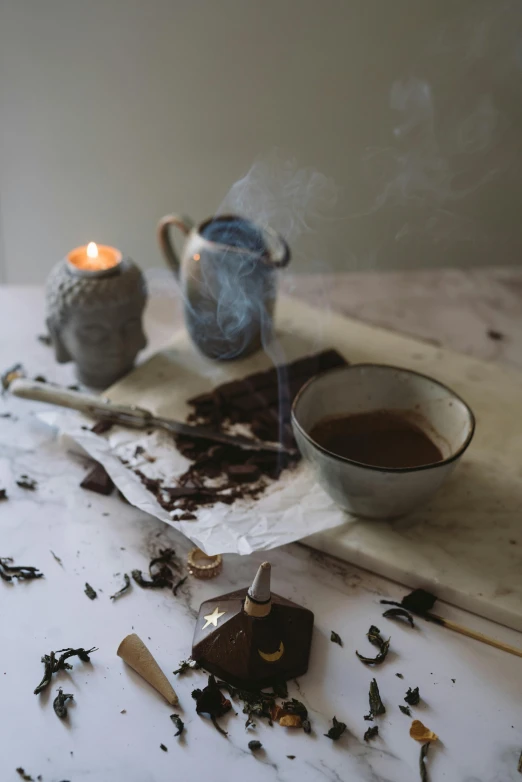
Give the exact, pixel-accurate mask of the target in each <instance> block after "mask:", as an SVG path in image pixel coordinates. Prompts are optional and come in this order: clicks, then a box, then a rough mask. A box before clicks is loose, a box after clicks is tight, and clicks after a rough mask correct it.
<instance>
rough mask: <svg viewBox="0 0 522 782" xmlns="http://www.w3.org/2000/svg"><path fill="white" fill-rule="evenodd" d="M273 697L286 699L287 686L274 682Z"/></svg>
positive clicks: (282, 682)
mask: <svg viewBox="0 0 522 782" xmlns="http://www.w3.org/2000/svg"><path fill="white" fill-rule="evenodd" d="M272 689H273V691H274V695H275V696H277V697H278V698H288V686H287V683H286V682H285V681H280V682H274V683H273V684H272Z"/></svg>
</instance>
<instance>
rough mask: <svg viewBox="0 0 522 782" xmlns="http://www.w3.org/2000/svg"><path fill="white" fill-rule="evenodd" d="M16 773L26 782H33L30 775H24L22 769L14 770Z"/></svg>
mask: <svg viewBox="0 0 522 782" xmlns="http://www.w3.org/2000/svg"><path fill="white" fill-rule="evenodd" d="M16 773H17V774H19V775H20V776H21V777H22V779H24V780H25V781H26V782H33V778H32V776H31V775H30V774H26V773H25V771H24V769H23V768H22V767H20V768H17V769H16Z"/></svg>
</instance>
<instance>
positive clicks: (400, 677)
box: [395, 673, 404, 679]
mask: <svg viewBox="0 0 522 782" xmlns="http://www.w3.org/2000/svg"><path fill="white" fill-rule="evenodd" d="M395 676H397V678H398V679H404V676H403V675H402V673H396V674H395Z"/></svg>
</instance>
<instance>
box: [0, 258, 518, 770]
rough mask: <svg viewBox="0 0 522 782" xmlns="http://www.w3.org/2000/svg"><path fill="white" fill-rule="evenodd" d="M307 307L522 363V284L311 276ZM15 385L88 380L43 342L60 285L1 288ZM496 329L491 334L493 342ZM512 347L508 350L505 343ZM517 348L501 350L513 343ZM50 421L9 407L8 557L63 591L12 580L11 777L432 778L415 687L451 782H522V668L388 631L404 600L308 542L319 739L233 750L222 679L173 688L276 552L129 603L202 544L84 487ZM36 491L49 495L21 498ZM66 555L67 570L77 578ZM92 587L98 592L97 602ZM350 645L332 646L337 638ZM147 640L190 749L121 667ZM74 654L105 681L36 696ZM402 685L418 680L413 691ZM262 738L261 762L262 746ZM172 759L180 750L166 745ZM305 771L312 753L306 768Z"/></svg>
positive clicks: (279, 581) (299, 584)
mask: <svg viewBox="0 0 522 782" xmlns="http://www.w3.org/2000/svg"><path fill="white" fill-rule="evenodd" d="M286 288H287V290H290V291H291V292H293V293H294V295H302V296H304V297H306V298H307V299H308V300H310V301H311V302H313V303H315V304H317V305H320V306H331V307H333V308H334V309H337V310H340V311H342V312H345V313H347V314H351V315H355V316H357V317H360V318H362V319H364V320H367V321H369V322H373V323H376V324H378V325H384V326H386V327H389V328H394V329H396V330H399V331H403V332H407V333H412V334H417V335H420V336H421V337H422V338H424V339H427V340H431V341H433V340H437V341H438V342H440V343H441V344H444V345H447V346H451V347H454V348H456V349H460V350H463V351H467V352H469V353H472V354H474V355H477V356H481V357H483V358H489V359H493V360H497V361H502V362H505V363H509V364H512V365H519V366H520V365H522V319H521V318H520V312H521V305H522V271H520V270H510V269H497V270H493V269H489V270H488V269H485V270H474V271H467V272H462V271H453V270H442V271H436V272H418V273H389V274H350V275H349V274H346V275H336V276H335V278H328V277H324V278H322V279H320V278H318V277H313V278H312V277H304V278H300V279H299V278H294V279H293V280H292V281H291V282H287V283H286ZM151 291H152V294H153V295H152V300H151V304H150V305H149V309H148V312H147V331H148V334H149V337H150V345H149V348H148V349H147V352H148V353H150V352H151V351H152V350H154V349H157V348H158V347H159V346H160V345H161V344H162V343H163V342H166V341H167V339H168V338H169V337H170V336H171V334H172V331H173V329H174V328H175V327H176V326H177V325H179V317H180V310H179V302H178V300H177V298H176V293H175V289H174V286H173V285H172V283H171V282H170V280H168V279H167V278H166V277H164V275H162V274H161V273H159V272H158V274H157V275H156V274H155V275H152V276H151ZM0 329H1V331H0V333H1V334H2V339H1V340H0V368H2V369H3V368H6V367H7V366H9V365H10V364H12V363H15V362H16V361H22V362H23V363H24V365H25V367H26V369H27V371H28V373H29V374H31V375H33V376H34V375H37V374H43V375H45V376H46V377H47V378H48V379H49V380H53V381H56V382H60V383H71V382H73V371H72V367H71V366H68V365H66V366H59V365H57V364H56V363H55V362H54V360H53V356H52V352H51V350H50V349H49V348H48V347H46V346H45V345H43V344H42V343H40V342H39V341H38V340H37V339H36V337H37V334H39V333H42V331H43V330H44V328H43V293H42V290H41V289H40V288H21V287H5V288H0ZM488 331H489V332H490V335H489V336H488ZM492 331H493V332H494V333H493V335H491V332H492ZM499 335H500V337H499ZM43 409H44V406H43V405H40V404H37V403H29V402H24V401H21V400H14V399H12V398H10V397H9V396H8V395H4V396H3V397H1V398H0V416H4V414H6V413H9V414H10V416H9V417H0V488H5V489H6V490H7V494H8V500H7V501H3V502H0V555H1V556H12V557H13V558H14V559H15V561H17V562H19V563H22V564H29V565H37V566H39V567H40V568H41V570H43V572H44V574H45V578H44V579H41V580H39V581H33V582H25V583H24V582H21V583H16V584H14V585H11V584H6V583H4V582H0V623H1V627H2V641H1V643H0V704H1V706H2V726H1V733H0V735H1V739H0V750H1V751H0V779H1V780H2V782H11V780H13V781H14V780H19V779H20V776H19V775H18V774H17V772H16V768H17V767H23V768H24V769H25V773H26V774H28V775H30V776H31V777H32V778H33V779H34V780H36V779H37V778H39V776H38V775H41V779H42V780H43V782H63V781H64V780H69V782H83V780H100V782H120V781H121V782H162V781H163V780H180V781H181V782H186V781H188V782H190V781H191V780H203V779H205V780H215V781H216V782H221V781H222V780H223V782H225V780H230V779H231V778H238V779H241V778H245V777H247V778H249V779H251V780H253V781H254V780H255V782H265V781H266V782H269V781H272V780H277V782H288V781H289V780H296V781H297V780H299V782H312V781H313V782H315V781H320V780H328V781H329V782H345V781H346V782H348V781H350V782H352V780H353V781H354V782H358V781H359V780H361V782H410V780H411V782H414V781H415V780H419V779H420V774H419V768H418V760H419V750H420V745H419V744H417V743H416V742H414V741H413V740H412V739H411V738H410V737H409V734H408V731H409V725H410V720H409V719H408V718H407V717H406V716H404V715H403V714H402V713H401V712H400V711H399V709H398V705H399V704H400V703H401V702H403V701H402V699H403V697H404V693H405V691H406V689H407V687H410V686H411V687H416V686H419V687H420V692H421V696H422V701H421V704H420V705H419V706H418V707H415V708H414V709H413V712H414V716H415V717H418V718H420V719H422V720H423V721H424V722H425V723H426V724H427V725H428V726H429V727H430V728H432V729H433V730H434V731H435V732H436V733H437V734H438V735H439V737H440V741H439V742H437V744H436V745H434V746H433V747H432V748H431V750H430V753H429V763H428V767H429V779H430V780H431V782H438V781H439V780H440V782H443V781H444V782H509V781H510V780H513V781H515V780H517V779H521V778H522V777H521V776H520V775H519V774H518V772H517V763H518V759H519V755H520V752H521V750H522V707H521V703H522V676H521V673H522V659H520V658H517V657H514V656H510V655H508V654H506V653H503V652H501V651H498V650H496V649H493V648H491V647H488V646H484V645H482V644H479V643H477V642H475V641H472V640H469V639H467V638H464V637H462V636H459V635H455V634H453V633H451V632H449V631H447V630H444V629H442V628H438V627H436V626H432V625H426V624H423V623H419V624H418V626H417V627H416V628H415V629H414V630H411V629H410V628H409V627H407V626H406V627H405V626H403V625H402V624H397V623H393V622H391V621H390V620H387V619H383V618H382V616H381V614H382V607H381V606H380V605H379V599H380V598H381V597H388V598H392V599H397V598H400V596H401V595H402V594H403V592H404V590H403V589H402V588H401V587H400V586H398V585H396V584H393V583H392V582H390V581H387V580H385V579H383V578H379V577H377V576H374V575H372V574H370V573H367V572H365V571H362V570H359V569H358V568H356V567H352V566H350V565H347V564H345V563H342V562H340V561H338V560H335V559H333V558H330V557H328V556H326V555H323V554H320V553H318V552H315V551H312V550H310V549H308V548H305V547H304V546H301V545H299V544H294V545H290V546H286V547H284V548H282V549H278V550H276V551H274V552H271V555H270V558H271V561H272V565H273V588H274V591H275V592H277V593H279V594H281V595H283V596H285V597H288V598H290V599H292V600H295V601H297V602H300V603H302V604H303V605H305V606H306V607H308V608H310V609H312V610H313V611H314V613H315V629H314V639H313V646H312V656H311V664H310V669H309V671H308V673H307V674H306V675H305V676H303V677H301V678H300V680H299V681H296V682H290V683H289V689H290V694H291V695H292V696H294V697H297V698H299V699H300V700H302V701H303V702H304V703H305V704H306V705H307V707H308V709H309V712H310V718H311V721H312V734H311V735H310V736H308V735H305V734H304V733H302V732H301V731H300V732H295V731H293V732H292V731H291V730H290V729H285V728H282V727H280V726H278V725H275V726H274V727H272V728H271V727H269V726H267V725H266V724H263V723H262V722H261V721H258V724H257V727H256V728H255V729H254V730H250V731H248V732H247V731H246V730H245V727H244V715H243V714H242V713H241V705H240V704H239V703H238V702H234V706H235V709H234V711H235V712H238V716H236V715H235V714H234V712H232V713H231V714H230V715H229V716H228V717H226V718H224V719H223V724H224V725H225V727H226V729H227V730H228V732H229V733H228V738H225V737H223V736H222V735H220V734H218V733H217V732H216V730H215V729H214V727H213V726H212V724H211V723H210V722H209V721H207V720H205V719H204V718H200V717H199V716H197V715H196V713H195V708H194V702H193V700H192V698H191V696H190V693H191V690H192V689H193V688H195V687H200V686H203V683H204V676H203V674H201V673H200V672H197V671H195V672H191V673H189V674H187V675H186V676H184V677H179V678H178V680H177V681H176V680H175V679H176V677H174V676H173V673H172V672H173V670H174V669H175V668H176V667H177V663H178V662H179V660H181V659H182V658H184V657H186V656H187V655H188V654H189V653H190V646H191V639H192V633H193V626H194V618H195V616H196V612H197V609H198V607H199V604H200V603H201V602H202V601H203V600H204V599H207V598H208V597H210V596H212V595H215V594H219V593H223V592H227V591H229V590H232V589H236V588H239V587H241V586H244V585H247V584H248V583H249V581H250V580H251V578H252V576H253V573H254V572H255V569H256V566H257V565H258V563H259V562H261V561H262V558H263V557H262V555H253V556H251V557H248V558H240V557H238V556H226V557H225V558H224V569H223V572H222V574H221V575H220V576H219V577H218V578H216V579H215V580H214V581H211V582H208V583H205V582H200V581H197V580H195V579H193V578H189V579H188V580H187V582H186V583H185V585H184V586H183V587H182V588H181V590H180V592H179V594H178V596H177V597H174V596H173V595H172V594H170V593H168V592H167V591H151V590H142V589H140V588H139V587H137V586H133V588H132V591H131V592H130V593H129V594H128V595H125V596H124V597H122V598H121V599H120V600H118V601H116V602H114V603H113V602H111V601H110V599H109V595H110V594H112V593H113V592H114V591H115V590H116V589H118V588H119V586H120V585H121V583H122V574H123V573H125V572H127V573H128V572H130V570H132V569H134V568H140V569H146V565H147V562H148V560H149V558H150V557H151V555H152V554H153V553H155V552H156V551H157V550H158V548H161V547H165V546H173V547H174V548H175V549H176V552H177V553H178V555H179V558H180V560H181V561H182V562H183V561H184V558H185V556H186V553H187V551H188V549H189V548H190V546H189V544H188V542H187V541H186V540H184V539H183V538H182V537H180V536H179V535H178V534H177V533H176V532H175V531H174V530H173V529H171V528H169V527H167V526H166V525H164V524H162V523H161V522H159V521H157V520H156V519H153V518H151V517H149V516H147V515H145V514H143V513H142V512H140V511H137V510H136V509H134V508H132V507H130V506H129V505H126V504H125V503H123V502H122V501H121V500H119V499H118V498H117V497H116V496H111V497H101V496H99V495H97V494H93V493H91V492H87V491H85V490H83V489H81V488H80V487H79V483H80V481H81V479H82V477H83V476H84V474H85V472H86V469H87V467H86V464H85V462H84V460H83V459H82V458H80V457H79V456H78V455H75V454H74V453H72V452H71V451H69V450H68V449H67V444H66V443H63V442H60V441H58V440H57V439H56V437H55V434H54V432H53V431H52V430H50V429H49V428H47V427H46V426H45V425H44V424H43V423H41V422H40V421H39V420H38V417H37V414H38V412H40V411H41V410H43ZM22 474H26V475H29V476H30V477H32V478H34V479H35V480H36V481H37V482H38V485H37V488H36V490H35V491H28V490H27V489H23V488H20V487H19V486H17V484H16V480H17V479H18V478H19V477H20V476H21V475H22ZM52 552H54V554H55V555H56V556H57V557H59V558H60V560H61V563H60V562H58V561H57V560H56V559H55V558H54V557H53V554H52ZM86 581H88V582H89V583H90V584H92V586H93V587H94V588H95V589H97V590H98V598H97V599H96V600H94V601H90V600H89V599H88V598H87V597H86V596H85V594H84V591H83V590H84V585H85V582H86ZM441 613H444V614H445V615H446V616H448V617H450V618H453V619H455V620H456V621H459V622H461V623H462V624H466V625H468V626H472V627H474V628H475V629H478V630H481V631H482V632H484V633H488V634H490V635H495V636H496V637H497V638H502V639H503V640H505V641H507V642H508V643H511V644H513V645H516V646H518V647H522V634H519V633H516V632H514V631H510V630H508V629H507V628H502V627H500V626H498V625H495V624H493V623H491V622H488V621H486V620H484V619H479V618H478V617H476V616H472V615H470V614H467V613H465V612H464V611H460V610H458V609H455V608H452V607H449V606H442V607H441ZM370 624H376V625H377V626H379V627H380V628H381V630H382V631H383V633H384V634H385V635H386V636H387V635H391V652H390V654H389V656H388V659H387V660H386V662H385V663H384V664H383V665H382V666H380V667H378V668H376V669H371V668H368V667H366V666H364V665H363V664H362V663H361V662H360V661H359V660H358V659H357V658H356V656H355V649H356V648H358V649H359V650H361V649H368V646H367V642H366V639H365V633H366V632H367V630H368V627H369V626H370ZM331 630H335V631H336V632H337V633H339V635H340V636H341V637H342V639H343V641H344V646H343V647H342V648H341V647H340V646H338V645H337V644H333V643H331V642H330V640H329V639H330V632H331ZM132 631H135V632H137V633H138V634H139V635H140V636H141V637H142V638H143V640H144V641H145V642H146V643H147V644H148V645H149V648H150V649H151V651H152V652H153V653H154V655H155V656H156V658H157V660H158V662H159V663H160V665H161V666H162V668H163V669H164V670H165V672H166V673H167V676H168V678H169V679H170V680H171V681H172V683H173V684H174V687H175V689H176V690H177V692H178V695H179V698H180V704H181V705H180V709H179V712H180V714H181V715H182V718H183V720H184V721H185V724H186V732H185V734H184V737H183V739H182V740H179V739H177V738H174V728H173V725H172V723H171V721H170V719H169V715H170V714H171V713H172V711H173V709H172V708H170V707H169V706H167V705H166V704H165V703H164V702H163V701H162V699H161V697H160V696H159V695H157V694H156V693H155V691H153V690H151V688H150V687H149V686H148V685H146V684H145V683H143V682H142V680H140V679H139V677H138V676H137V675H135V674H134V673H133V672H132V671H131V670H129V669H128V668H127V667H126V666H125V665H124V663H123V662H122V661H121V660H120V659H119V658H118V657H117V656H116V649H117V646H118V644H119V642H120V641H121V640H122V638H123V637H124V636H125V635H126V634H128V633H130V632H132ZM68 646H74V647H77V646H85V647H89V646H96V647H98V651H96V652H95V653H94V654H93V655H92V664H90V665H89V664H84V663H81V662H79V661H76V662H74V667H73V670H72V671H70V672H68V673H61V674H59V675H57V676H56V677H55V680H54V681H53V682H52V686H51V687H50V688H49V690H48V692H47V693H44V694H42V695H40V696H35V695H34V694H33V689H34V687H35V686H36V684H37V683H38V682H39V681H40V678H41V675H42V668H43V666H42V664H41V662H40V657H41V656H42V655H43V654H44V653H48V652H50V651H51V650H56V649H62V648H64V647H68ZM397 673H402V674H403V676H404V678H403V679H400V678H398V677H397V676H396V674H397ZM373 676H375V677H376V679H377V681H378V684H379V687H380V691H381V696H382V698H383V701H384V703H385V706H386V714H385V715H383V716H382V717H378V718H377V720H376V724H378V725H379V737H378V738H377V739H375V740H373V741H372V742H370V743H368V744H367V743H365V742H364V741H363V734H364V732H365V730H366V728H367V727H368V723H367V722H365V721H364V719H363V715H364V714H366V713H367V711H368V687H369V683H370V680H371V679H372V677H373ZM58 686H62V687H64V690H65V692H71V693H74V697H75V700H74V704H73V705H72V706H71V707H70V709H69V717H68V719H67V720H66V721H61V720H59V719H58V718H57V717H56V715H55V714H54V712H53V708H52V700H53V698H54V695H55V690H56V688H57V687H58ZM334 715H335V716H336V717H337V718H338V719H340V720H342V721H343V722H345V723H346V724H347V726H348V727H347V731H346V733H345V734H344V736H343V737H342V738H341V739H340V740H339V741H338V742H332V741H330V740H329V739H328V738H325V737H324V735H323V734H324V733H326V731H327V730H328V728H329V726H330V725H331V719H332V717H333V716H334ZM253 738H256V739H259V740H260V741H261V742H262V744H263V750H262V751H261V752H259V753H258V754H256V755H253V754H252V753H251V752H250V751H249V749H248V746H247V745H248V742H249V741H250V740H251V739H253ZM162 743H163V744H164V745H165V746H166V747H167V749H168V751H167V752H163V751H162V750H161V749H160V744H162ZM289 756H295V757H294V758H290V757H289Z"/></svg>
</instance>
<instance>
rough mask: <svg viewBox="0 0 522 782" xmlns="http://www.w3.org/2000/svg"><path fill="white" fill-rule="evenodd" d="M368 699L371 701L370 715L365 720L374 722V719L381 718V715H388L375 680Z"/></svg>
mask: <svg viewBox="0 0 522 782" xmlns="http://www.w3.org/2000/svg"><path fill="white" fill-rule="evenodd" d="M368 699H369V701H370V713H369V714H367V715H366V716H365V718H364V719H365V720H373V718H374V717H377V716H379V714H385V713H386V707H385V706H384V703H383V702H382V700H381V694H380V692H379V687H378V685H377V681H376V680H375V679H372V680H371V682H370V692H369V695H368Z"/></svg>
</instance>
